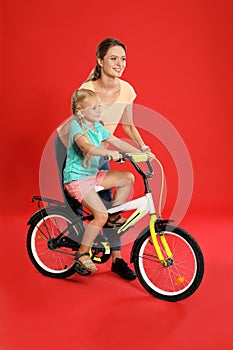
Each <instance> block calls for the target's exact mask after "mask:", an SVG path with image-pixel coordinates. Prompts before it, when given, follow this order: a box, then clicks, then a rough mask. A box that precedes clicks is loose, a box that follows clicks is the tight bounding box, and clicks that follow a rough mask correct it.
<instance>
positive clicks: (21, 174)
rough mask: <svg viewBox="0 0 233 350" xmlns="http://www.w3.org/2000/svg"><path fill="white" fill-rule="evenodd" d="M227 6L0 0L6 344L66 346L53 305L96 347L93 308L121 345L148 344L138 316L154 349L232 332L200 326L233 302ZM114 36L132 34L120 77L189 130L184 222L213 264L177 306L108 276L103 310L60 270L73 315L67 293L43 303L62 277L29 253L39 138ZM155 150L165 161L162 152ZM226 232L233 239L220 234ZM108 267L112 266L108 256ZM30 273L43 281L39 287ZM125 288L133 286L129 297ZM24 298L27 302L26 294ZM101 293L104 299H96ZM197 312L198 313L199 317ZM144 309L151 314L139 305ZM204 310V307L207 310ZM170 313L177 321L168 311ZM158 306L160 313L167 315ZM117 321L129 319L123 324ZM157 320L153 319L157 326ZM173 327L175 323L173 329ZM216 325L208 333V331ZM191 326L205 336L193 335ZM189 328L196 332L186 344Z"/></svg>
mask: <svg viewBox="0 0 233 350" xmlns="http://www.w3.org/2000/svg"><path fill="white" fill-rule="evenodd" d="M232 7H233V6H232V2H231V1H229V0H226V1H220V0H213V1H208V0H204V1H201V0H196V1H195V0H190V1H184V0H180V1H179V0H177V1H172V0H168V1H163V2H162V1H155V0H153V1H152V0H151V1H150V0H146V1H143V2H134V1H128V2H116V1H112V2H110V1H106V0H102V1H101V2H94V1H91V2H88V3H86V2H78V1H75V0H67V1H55V0H46V1H40V2H34V1H29V0H24V1H19V0H8V1H1V33H2V35H1V39H0V40H1V41H0V45H1V49H2V50H1V52H2V55H1V76H2V79H1V115H2V118H1V126H2V127H1V130H2V133H1V152H2V154H1V165H2V167H1V168H2V170H1V185H2V186H1V222H2V224H1V231H2V238H1V240H2V242H1V243H2V244H1V250H2V254H1V258H2V262H1V266H2V270H3V272H2V274H3V283H2V285H3V287H2V298H1V305H2V309H3V313H2V315H3V320H2V321H3V327H2V329H3V337H2V339H3V343H2V344H3V345H2V348H3V349H4V350H5V349H15V348H16V346H17V348H24V349H26V348H31V347H32V342H34V341H35V338H37V340H36V344H33V348H34V349H37V347H36V346H38V348H40V347H41V346H42V345H43V346H44V348H45V349H49V348H53V347H52V345H51V344H56V349H63V348H64V349H65V348H67V347H66V345H65V344H66V341H68V342H69V340H68V339H66V337H65V336H63V335H62V336H60V342H58V341H57V339H55V340H54V343H52V340H51V338H49V337H48V338H47V337H46V332H45V329H43V327H42V326H41V323H40V322H39V319H41V320H43V322H42V321H41V322H42V323H43V324H44V321H45V319H46V318H47V319H48V320H49V321H50V322H51V324H50V325H49V326H48V325H47V326H46V327H47V334H48V333H49V332H50V331H49V329H51V328H52V327H54V326H55V328H56V332H57V334H60V332H59V331H58V326H61V327H63V326H64V324H63V322H62V321H63V318H62V317H61V316H60V317H61V318H60V319H59V320H60V321H61V323H60V324H56V322H55V323H54V324H53V321H54V319H53V317H54V315H55V317H58V316H57V315H58V314H59V315H64V318H65V322H64V323H65V326H66V327H68V326H69V327H71V324H72V334H73V338H72V339H71V340H70V341H71V343H69V345H71V344H72V346H74V345H73V344H74V343H75V342H76V340H77V344H78V343H79V344H80V347H77V348H79V349H88V350H89V349H90V348H91V344H92V345H93V343H94V342H95V340H93V342H91V334H92V326H91V325H90V323H88V321H89V318H90V315H91V312H92V310H94V311H95V317H94V325H93V327H94V329H95V331H94V334H95V337H96V334H97V333H98V330H100V329H101V327H102V326H103V325H104V324H105V323H106V322H107V323H109V322H112V324H113V326H114V327H119V328H120V330H119V331H117V334H118V335H117V336H115V337H116V340H117V342H118V344H119V342H121V347H122V348H128V347H127V346H126V345H125V347H124V344H127V341H126V340H127V339H128V340H129V341H130V344H131V345H132V347H134V348H135V349H137V344H138V346H139V344H140V346H143V341H142V338H140V339H141V343H140V341H139V338H138V337H139V331H140V328H137V327H139V325H141V326H142V327H143V326H144V327H145V325H147V331H148V329H149V331H148V333H146V338H145V339H144V340H145V343H144V345H150V346H152V347H153V348H156V347H155V346H154V345H153V344H154V341H155V342H156V339H155V338H154V337H155V336H158V340H157V343H158V344H159V345H158V347H157V348H158V349H167V348H169V346H170V345H171V344H173V345H174V344H176V346H175V348H178V346H179V347H180V349H193V348H196V347H197V346H202V345H204V346H205V348H206V349H208V348H210V347H211V348H212V349H217V348H218V346H219V344H221V345H222V346H223V345H224V344H225V345H229V344H230V341H231V339H230V337H231V336H230V332H228V328H227V327H225V328H224V329H223V328H221V325H220V323H218V322H213V323H211V324H210V325H208V327H207V328H208V329H207V330H206V329H205V332H207V333H204V328H205V327H206V324H207V323H208V322H211V320H213V317H214V315H215V316H216V318H221V322H222V321H223V320H227V318H228V317H229V314H228V312H230V310H229V307H230V306H229V305H232V296H231V295H232V292H230V291H231V290H232V286H231V285H230V282H229V279H228V278H227V277H226V274H227V272H228V273H229V274H230V273H232V259H231V256H230V253H231V252H230V243H231V242H232V238H231V232H230V226H229V224H230V223H229V221H230V220H229V218H230V215H231V213H232V211H231V210H232V185H231V182H232V181H231V180H232V176H231V171H232V163H231V153H232V142H231V141H232V121H231V120H232V112H233V104H232V56H233V55H232V54H233V52H232V20H233V19H232ZM108 36H114V37H117V38H119V39H120V40H122V41H123V42H125V43H126V44H127V48H128V53H127V58H128V62H127V63H128V66H127V69H126V71H125V73H124V76H123V78H124V79H125V80H128V81H129V82H130V83H131V84H132V85H133V86H134V88H135V90H136V92H137V95H138V97H137V100H136V102H137V103H138V104H141V105H144V106H147V107H150V108H152V109H154V110H156V111H158V112H159V113H161V114H162V115H163V116H165V117H166V118H167V119H168V120H169V121H170V122H171V123H172V124H173V126H174V127H175V128H176V129H177V130H178V132H179V133H180V134H181V136H182V138H183V140H184V141H185V143H186V146H187V148H188V150H189V152H190V156H191V159H192V162H193V168H194V177H195V186H194V193H193V198H192V202H191V205H190V208H189V211H188V213H187V215H186V218H185V219H184V223H183V226H185V227H186V228H187V230H189V231H191V232H195V233H196V235H195V237H196V238H197V239H198V241H199V243H200V244H201V246H202V248H203V250H204V253H205V258H206V266H207V272H206V276H205V281H204V282H203V287H202V288H200V291H198V292H197V294H196V295H195V296H193V298H190V300H189V301H185V302H183V303H180V304H179V305H181V309H182V310H181V311H179V310H180V309H179V307H178V306H177V305H178V304H176V306H174V305H170V304H169V305H167V303H162V302H159V301H156V300H154V299H152V300H151V298H150V297H148V296H145V295H144V294H143V291H142V290H141V289H140V286H139V285H138V284H136V286H137V290H136V288H133V289H132V287H129V285H127V286H126V285H125V284H124V283H125V282H122V281H119V280H118V279H114V281H113V282H114V283H115V284H116V285H117V287H112V289H111V288H110V287H109V290H107V293H108V294H107V295H105V297H104V298H105V299H104V300H105V301H106V300H107V303H108V304H109V305H110V308H107V311H106V310H105V313H104V315H106V318H107V320H106V319H105V317H104V316H103V314H101V312H102V308H101V303H102V302H103V300H102V299H101V298H100V297H99V296H98V297H97V299H95V298H94V297H93V293H94V295H96V292H93V293H92V294H90V290H92V289H91V286H93V285H92V284H91V282H89V281H88V282H85V284H88V283H90V286H89V289H90V290H89V289H88V292H87V290H86V289H85V290H84V289H83V292H81V291H80V295H81V297H82V298H83V301H82V304H83V306H82V309H81V310H80V308H79V309H78V308H77V309H76V307H77V306H75V305H76V303H79V301H78V300H76V298H75V293H76V292H77V288H80V286H77V285H75V286H74V285H72V284H69V283H67V284H65V281H63V282H64V285H63V284H62V285H61V284H60V285H59V286H60V288H61V290H62V293H63V295H64V293H65V295H66V296H67V298H68V299H70V295H69V288H73V290H72V292H73V295H72V296H73V297H74V300H72V301H73V304H72V311H71V316H70V314H69V313H68V311H67V310H71V303H70V304H69V303H68V305H67V307H65V305H63V306H62V308H61V313H58V311H57V310H56V311H54V310H51V308H49V305H47V303H46V306H44V309H43V306H42V305H43V302H42V300H44V298H45V297H48V296H49V295H48V294H47V296H46V295H44V293H50V292H51V295H50V297H52V295H54V289H55V290H56V288H57V287H58V285H57V284H56V283H55V282H54V281H53V280H52V281H51V280H48V279H45V278H44V277H42V276H38V275H39V274H38V273H37V272H36V271H34V270H33V267H31V266H30V262H29V261H28V259H27V257H26V252H25V248H24V241H25V235H26V230H27V228H26V221H27V218H28V217H29V215H31V214H32V213H33V210H35V207H32V206H31V204H30V198H31V196H32V195H33V194H38V193H39V186H38V170H39V163H40V157H41V154H42V152H43V148H44V146H45V144H46V142H47V139H48V138H49V136H50V135H51V133H52V132H53V131H54V130H55V129H56V127H57V126H58V125H59V124H60V123H61V122H62V121H63V120H64V119H66V118H67V117H68V116H69V115H70V97H71V94H72V92H73V90H74V89H76V88H77V87H78V86H79V85H80V83H81V82H82V81H83V80H84V79H85V78H86V77H87V75H88V74H89V72H90V70H91V69H92V67H93V66H94V65H95V48H96V46H97V44H98V43H99V42H100V41H101V40H102V39H104V38H106V37H108ZM154 151H156V150H154ZM158 156H159V158H160V155H158ZM160 160H162V162H163V163H165V164H166V159H161V158H160ZM187 226H188V227H187ZM223 238H225V239H226V241H224V242H223ZM217 247H218V248H220V249H221V250H220V252H219V250H217ZM219 254H221V256H219ZM220 260H221V262H220ZM220 265H221V266H220ZM9 267H10V269H9ZM106 269H107V270H106V271H108V267H106ZM6 270H8V272H6ZM9 272H10V274H9ZM95 278H96V285H95V284H94V285H95V287H96V288H101V287H100V286H101V278H99V279H97V277H95ZM77 280H78V277H77ZM97 280H98V283H99V284H98V283H97ZM102 281H103V280H102ZM104 281H105V280H104ZM106 281H108V280H107V279H106ZM22 283H23V285H25V286H26V289H27V290H26V292H25V293H26V294H25V293H24V292H23V291H20V290H18V288H19V286H22ZM60 283H61V282H60ZM103 283H104V282H103ZM106 283H107V282H106ZM135 283H137V282H135ZM32 285H34V286H35V285H37V287H38V289H39V290H40V293H39V292H38V289H36V288H34V287H32ZM78 285H80V283H78ZM48 286H49V287H48ZM131 286H132V285H131ZM21 288H22V287H21ZM82 288H83V286H82V287H81V290H82ZM115 288H118V292H117V293H116V296H117V299H116V301H115V299H114V298H113V296H112V294H111V293H113V291H115ZM134 289H135V291H134ZM75 290H76V291H75ZM226 291H227V294H226V295H224V296H223V295H222V294H223V293H224V292H225V293H226ZM134 292H135V293H136V299H135V300H134V303H133V305H132V310H133V311H132V312H131V310H128V308H127V301H126V300H128V298H130V300H131V298H134V296H135V294H134ZM85 293H87V294H85ZM123 293H125V294H123ZM32 295H34V296H36V299H33V298H32ZM80 295H79V297H80ZM122 295H125V296H126V295H127V297H125V298H124V300H122V299H121V297H122ZM38 296H39V297H38ZM56 297H57V296H56ZM86 297H87V298H90V299H91V303H92V304H91V305H92V309H91V310H89V309H88V307H87V312H85V306H84V301H85V298H86ZM106 298H107V299H106ZM207 299H208V304H207V305H206V304H205V303H206V300H207ZM220 300H222V301H220ZM58 301H59V299H58V300H56V302H58ZM111 301H112V302H113V303H114V302H116V303H117V302H119V303H120V305H121V306H122V307H120V310H121V315H122V318H123V317H125V316H124V315H125V314H127V317H126V318H125V320H126V321H122V318H121V316H120V315H119V314H118V313H117V310H116V309H115V308H114V307H113V308H111ZM38 302H39V305H40V307H38V304H37V303H38ZM88 302H89V303H90V300H88ZM28 303H29V304H30V308H29V306H28V308H27V306H25V304H27V305H29V304H28ZM121 303H122V304H121ZM98 305H99V308H100V309H97V306H98ZM103 305H104V302H103ZM109 305H108V306H109ZM152 305H153V306H152ZM165 305H166V306H165ZM203 305H205V307H204V311H203ZM41 307H42V309H41ZM106 307H107V306H106ZM231 307H232V306H231ZM25 308H26V309H25ZM34 308H35V309H34ZM37 308H38V309H41V310H43V312H42V311H41V313H40V310H37ZM151 308H152V309H151ZM25 310H26V311H25ZM97 310H98V312H97ZM148 310H150V311H148ZM152 310H153V312H152ZM34 311H35V312H34ZM130 312H131V313H132V318H131V317H130V316H129V315H130ZM180 312H181V313H183V317H184V318H183V321H182V322H181V323H182V325H181V326H180V327H179V326H177V324H176V325H174V322H175V320H176V319H177V317H178V315H180ZM79 313H80V314H79ZM190 313H192V314H193V315H194V316H193V317H194V320H195V323H194V325H193V324H192V322H193V321H192V317H191V316H190ZM139 314H140V315H144V316H140V317H139ZM147 314H148V318H147V317H146V315H147ZM203 314H204V315H205V316H206V318H205V319H204V320H202V321H200V318H201V317H203ZM169 315H170V316H171V319H172V321H174V322H170V323H169V322H168V321H166V318H169ZM43 317H44V319H43ZM159 317H162V321H161V320H160V321H161V322H162V323H160V326H159V325H158V318H159ZM108 318H109V319H108ZM178 320H179V318H178ZM122 322H123V324H124V331H123V330H122V329H121V326H120V325H121V324H122ZM166 322H168V323H166ZM67 323H68V326H67ZM100 323H101V327H100V328H98V327H99V326H100ZM152 323H153V325H154V327H155V329H157V331H158V334H156V335H155V334H154V332H155V330H154V328H153V327H152ZM74 324H76V325H77V324H79V327H80V328H79V329H78V328H77V329H76V328H75V326H74ZM135 325H136V326H135ZM185 325H186V326H185ZM228 325H229V323H228ZM189 326H190V327H189ZM109 327H110V326H108V327H107V329H108V334H109V337H110V336H111V337H112V338H111V339H113V338H114V332H115V329H116V328H114V329H112V331H110V330H109ZM135 327H136V328H135ZM170 327H171V332H173V334H172V335H171V336H170V337H169V332H170ZM191 327H192V328H191ZM35 329H37V330H38V333H37V332H36V331H35ZM66 329H67V330H68V328H66ZM135 329H136V334H135V333H134V331H135ZM191 329H192V330H191ZM78 330H80V334H83V337H82V338H81V339H79V340H78V335H77V339H76V338H75V336H74V334H78V333H79V331H78ZM208 331H209V333H208ZM211 331H212V332H213V333H212V334H213V335H211V336H210V334H211V333H210V332H211ZM15 332H16V333H15ZM121 332H123V333H122V338H120V335H121ZM124 332H127V335H126V333H124ZM128 332H129V333H128ZM144 332H145V330H144ZM196 332H197V333H198V334H199V335H200V336H199V337H198V336H197V337H194V333H196ZM11 333H13V335H12V336H11ZM151 333H152V334H151ZM14 334H15V336H14ZM191 334H192V335H193V337H194V338H193V339H192V342H191V344H190V343H189V339H190V336H191ZM89 335H90V336H89ZM12 337H13V338H12ZM95 337H94V339H95ZM87 338H88V340H87ZM164 338H166V339H164ZM10 339H11V340H10ZM33 339H34V340H33ZM49 339H50V340H49ZM169 339H170V340H169ZM111 341H113V340H111ZM107 343H108V342H106V344H107ZM45 344H47V347H46V345H45ZM113 344H114V341H113ZM50 346H51V347H50ZM111 347H112V348H113V345H111ZM106 348H107V347H106ZM138 348H139V347H138Z"/></svg>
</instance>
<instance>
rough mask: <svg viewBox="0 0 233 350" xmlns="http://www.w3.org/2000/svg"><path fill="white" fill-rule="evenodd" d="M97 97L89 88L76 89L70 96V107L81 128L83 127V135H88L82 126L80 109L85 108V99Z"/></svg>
mask: <svg viewBox="0 0 233 350" xmlns="http://www.w3.org/2000/svg"><path fill="white" fill-rule="evenodd" d="M93 97H97V95H96V93H95V92H94V91H92V90H89V89H78V90H75V92H74V93H73V95H72V98H71V109H72V113H73V115H74V116H75V117H76V119H77V121H78V122H79V124H80V126H81V128H82V129H83V131H84V133H85V136H86V137H88V133H87V129H86V128H85V127H84V125H83V124H84V121H83V113H82V109H84V108H85V101H86V100H87V99H88V98H93Z"/></svg>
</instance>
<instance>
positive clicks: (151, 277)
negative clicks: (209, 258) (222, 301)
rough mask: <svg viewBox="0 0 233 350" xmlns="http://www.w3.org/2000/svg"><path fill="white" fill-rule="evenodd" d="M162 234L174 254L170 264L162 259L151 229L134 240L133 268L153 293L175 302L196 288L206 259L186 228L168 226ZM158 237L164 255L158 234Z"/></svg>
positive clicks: (143, 283)
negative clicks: (157, 252)
mask: <svg viewBox="0 0 233 350" xmlns="http://www.w3.org/2000/svg"><path fill="white" fill-rule="evenodd" d="M163 234H164V235H165V237H166V240H167V243H168V245H169V248H170V250H171V252H172V255H173V256H172V259H170V261H169V263H168V265H167V266H164V265H163V264H162V263H161V262H160V261H159V259H158V257H157V254H156V251H155V248H154V245H153V242H152V239H151V235H150V231H149V230H148V231H146V232H145V233H144V234H143V235H141V236H139V238H138V239H137V241H136V242H135V245H134V249H133V252H132V254H133V257H134V267H135V271H136V273H137V276H138V279H139V281H140V283H141V284H142V286H143V287H144V288H145V289H146V290H147V291H148V292H149V293H150V294H152V295H153V296H154V297H156V298H158V299H162V300H166V301H173V302H174V301H178V300H182V299H185V298H188V297H189V296H190V295H192V294H193V293H194V292H195V291H196V290H197V288H198V287H199V285H200V283H201V280H202V278H203V274H204V258H203V255H202V252H201V249H200V247H199V245H198V243H197V242H196V241H195V239H194V238H193V237H192V236H191V235H190V234H189V233H188V232H186V231H184V230H183V229H181V228H179V227H175V226H166V227H164V231H163ZM157 237H158V241H159V244H160V247H161V249H162V252H163V254H164V255H165V252H164V249H163V247H162V245H161V242H160V236H159V234H158V236H157Z"/></svg>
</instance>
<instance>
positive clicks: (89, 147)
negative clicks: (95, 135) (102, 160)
mask: <svg viewBox="0 0 233 350" xmlns="http://www.w3.org/2000/svg"><path fill="white" fill-rule="evenodd" d="M74 141H75V143H76V144H77V146H78V147H79V148H80V149H81V151H82V152H83V155H84V157H85V156H86V155H88V157H92V156H102V157H105V156H111V157H112V158H113V160H118V159H119V158H120V155H119V152H117V151H111V150H108V149H106V148H102V147H96V146H94V145H93V144H92V143H91V142H90V141H88V139H87V138H86V137H85V136H84V135H81V134H78V135H76V136H75V137H74Z"/></svg>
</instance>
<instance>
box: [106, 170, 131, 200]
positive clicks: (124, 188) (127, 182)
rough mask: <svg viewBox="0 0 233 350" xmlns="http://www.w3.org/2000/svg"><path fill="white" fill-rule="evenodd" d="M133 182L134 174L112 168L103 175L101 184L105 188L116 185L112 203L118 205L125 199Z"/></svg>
mask: <svg viewBox="0 0 233 350" xmlns="http://www.w3.org/2000/svg"><path fill="white" fill-rule="evenodd" d="M133 183H134V176H133V174H131V173H130V172H128V171H117V170H112V171H109V173H108V174H107V175H106V176H105V178H104V180H103V182H102V183H101V186H103V187H104V188H105V189H106V190H107V189H110V188H113V187H116V193H115V196H114V199H113V205H119V204H122V203H124V202H125V201H126V199H127V198H128V196H129V194H130V192H131V190H132V186H133Z"/></svg>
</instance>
